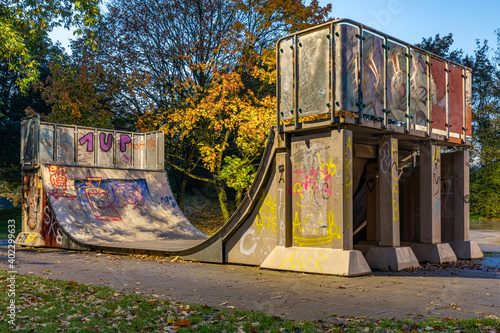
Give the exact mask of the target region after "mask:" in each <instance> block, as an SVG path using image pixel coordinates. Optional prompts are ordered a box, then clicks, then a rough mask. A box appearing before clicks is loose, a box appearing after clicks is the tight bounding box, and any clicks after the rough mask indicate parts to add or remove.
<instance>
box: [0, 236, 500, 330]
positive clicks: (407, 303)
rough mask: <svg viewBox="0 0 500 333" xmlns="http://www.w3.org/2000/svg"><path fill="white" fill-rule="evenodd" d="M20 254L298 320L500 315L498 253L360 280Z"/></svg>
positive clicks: (133, 288) (129, 287)
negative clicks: (451, 263) (478, 259)
mask: <svg viewBox="0 0 500 333" xmlns="http://www.w3.org/2000/svg"><path fill="white" fill-rule="evenodd" d="M473 237H474V236H473ZM497 249H498V247H497ZM0 255H1V256H2V258H5V257H6V247H5V246H1V247H0ZM16 259H17V260H18V266H17V271H18V273H20V274H32V275H38V276H46V277H48V278H52V279H61V280H68V281H76V282H79V283H87V284H93V285H106V286H111V287H114V288H116V289H118V290H121V291H125V292H140V293H143V294H157V295H163V296H164V297H166V298H170V299H172V300H175V301H180V302H191V303H201V304H208V305H215V306H217V307H220V308H226V307H235V308H238V309H253V310H262V311H266V312H268V313H272V314H275V315H278V316H282V317H287V318H290V319H298V320H317V319H324V320H326V321H328V320H329V319H328V317H330V316H332V315H333V314H336V315H341V316H366V317H369V318H380V317H384V318H392V317H394V318H398V319H405V318H408V319H422V318H424V317H427V316H434V317H451V318H469V317H481V316H486V315H494V316H499V317H500V268H498V266H500V254H499V253H493V254H487V255H486V258H485V259H484V260H481V261H474V262H472V261H462V262H459V263H458V264H455V265H453V266H451V267H447V268H446V267H445V268H443V267H438V266H432V267H427V269H426V270H416V271H412V272H399V273H382V272H375V273H374V274H372V275H369V276H364V277H356V278H343V277H335V276H325V275H315V274H301V273H291V272H279V271H269V270H263V269H259V268H257V267H249V266H236V265H216V264H205V263H196V262H171V261H167V260H165V261H163V262H155V261H152V260H144V259H138V258H134V257H127V256H120V255H107V254H102V255H101V254H97V253H90V252H69V251H60V250H55V249H36V250H26V249H20V248H18V249H17V252H16ZM2 262H5V260H2ZM2 266H3V267H2ZM2 266H0V268H4V269H7V266H5V265H2Z"/></svg>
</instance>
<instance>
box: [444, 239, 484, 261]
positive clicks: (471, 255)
mask: <svg viewBox="0 0 500 333" xmlns="http://www.w3.org/2000/svg"><path fill="white" fill-rule="evenodd" d="M449 244H450V246H451V248H452V249H453V252H455V254H456V256H457V258H458V259H479V258H482V257H484V256H483V252H482V251H481V249H480V248H479V245H478V244H477V243H476V242H475V241H473V240H468V241H461V240H456V241H451V242H450V243H449Z"/></svg>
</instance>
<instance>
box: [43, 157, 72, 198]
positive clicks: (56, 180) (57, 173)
mask: <svg viewBox="0 0 500 333" xmlns="http://www.w3.org/2000/svg"><path fill="white" fill-rule="evenodd" d="M49 172H50V185H52V187H53V188H54V190H55V191H52V192H48V194H49V195H52V196H54V198H56V199H57V198H60V197H62V198H70V199H71V200H73V199H74V198H76V195H72V194H71V193H69V192H67V191H66V190H67V189H68V177H67V176H66V173H67V169H66V167H64V166H59V165H51V166H49Z"/></svg>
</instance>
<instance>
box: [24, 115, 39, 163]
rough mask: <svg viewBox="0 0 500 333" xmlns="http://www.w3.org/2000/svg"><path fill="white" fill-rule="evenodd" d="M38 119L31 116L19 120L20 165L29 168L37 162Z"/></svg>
mask: <svg viewBox="0 0 500 333" xmlns="http://www.w3.org/2000/svg"><path fill="white" fill-rule="evenodd" d="M39 125H40V123H39V119H38V117H31V118H27V119H23V120H22V121H21V154H20V155H21V167H22V169H31V168H34V167H35V166H36V165H37V164H38V134H39Z"/></svg>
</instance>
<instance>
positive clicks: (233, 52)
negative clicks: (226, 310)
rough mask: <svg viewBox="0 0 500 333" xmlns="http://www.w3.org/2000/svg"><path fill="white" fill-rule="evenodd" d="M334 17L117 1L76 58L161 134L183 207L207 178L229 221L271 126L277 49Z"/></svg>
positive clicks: (291, 8) (266, 2) (177, 1)
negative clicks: (104, 76) (231, 195)
mask: <svg viewBox="0 0 500 333" xmlns="http://www.w3.org/2000/svg"><path fill="white" fill-rule="evenodd" d="M330 11H331V6H330V5H328V6H326V7H321V6H319V4H318V1H317V0H313V1H311V2H310V4H309V5H306V4H305V3H304V1H301V0H243V1H241V0H113V1H111V2H110V3H109V5H108V11H107V14H106V15H105V17H104V19H103V21H102V22H101V24H100V25H99V26H98V27H97V28H96V29H95V31H93V35H92V36H93V38H94V40H95V41H96V42H97V44H98V50H97V51H95V50H93V49H91V48H89V47H87V48H86V49H85V47H82V45H85V43H81V42H80V43H79V45H80V48H79V50H78V52H76V57H77V58H78V63H79V64H80V65H82V64H85V62H86V61H87V60H86V59H92V60H91V61H92V66H95V65H96V64H98V65H99V66H101V68H102V69H103V70H104V71H106V72H107V73H110V75H111V76H112V77H113V79H114V80H115V81H116V82H117V83H116V84H117V85H118V86H120V91H119V92H118V94H117V96H115V103H116V104H119V105H120V109H121V110H123V111H122V112H128V113H129V114H128V116H129V119H130V117H131V116H133V118H135V124H136V128H137V129H138V130H144V131H145V130H156V129H163V130H164V131H165V134H166V147H165V148H166V149H165V152H166V157H167V162H168V163H169V165H170V167H171V168H173V170H176V171H177V174H178V177H177V192H178V193H177V194H178V195H177V202H178V204H179V206H180V207H181V208H182V207H183V206H184V193H185V188H186V184H187V180H188V178H189V177H191V178H195V179H198V180H203V181H205V182H208V183H211V184H213V185H214V186H215V188H216V189H217V194H218V197H219V202H220V205H221V210H222V213H223V216H224V218H225V219H228V218H229V216H230V214H231V213H232V211H233V210H234V208H235V205H231V204H230V203H229V200H228V195H227V189H228V187H230V188H233V189H234V190H235V191H236V199H235V200H234V201H235V202H234V203H235V204H236V205H237V204H238V203H239V202H240V201H241V198H242V196H243V194H244V191H245V190H246V189H247V188H248V186H249V185H250V183H251V181H252V179H253V176H254V174H255V170H256V165H257V164H258V162H259V159H260V157H261V154H262V152H263V149H264V147H265V143H266V142H265V141H266V137H267V134H268V132H269V129H270V127H271V126H272V125H274V121H275V120H274V119H275V116H274V114H275V103H276V98H275V76H276V73H275V53H274V44H275V42H276V41H277V40H278V39H279V38H280V37H282V36H284V35H286V34H289V33H291V32H295V31H297V30H301V29H304V28H307V27H309V26H312V25H316V24H319V23H323V22H325V21H326V20H327V19H328V15H329V12H330ZM125 110H127V111H125ZM202 170H205V171H202Z"/></svg>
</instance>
